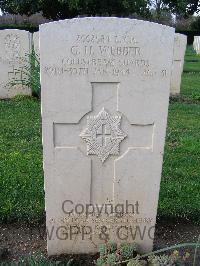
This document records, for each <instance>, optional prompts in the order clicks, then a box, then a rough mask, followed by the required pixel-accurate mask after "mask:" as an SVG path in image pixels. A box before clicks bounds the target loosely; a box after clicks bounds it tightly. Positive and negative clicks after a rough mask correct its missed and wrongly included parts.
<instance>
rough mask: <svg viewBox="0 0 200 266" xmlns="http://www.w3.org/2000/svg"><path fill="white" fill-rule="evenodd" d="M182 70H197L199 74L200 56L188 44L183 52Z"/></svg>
mask: <svg viewBox="0 0 200 266" xmlns="http://www.w3.org/2000/svg"><path fill="white" fill-rule="evenodd" d="M183 71H184V72H197V73H198V74H200V73H199V72H200V56H197V55H196V54H195V52H194V50H193V48H192V46H189V47H188V48H187V50H186V53H185V64H184V68H183Z"/></svg>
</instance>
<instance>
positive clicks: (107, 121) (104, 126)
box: [80, 108, 127, 163]
mask: <svg viewBox="0 0 200 266" xmlns="http://www.w3.org/2000/svg"><path fill="white" fill-rule="evenodd" d="M120 123H121V116H120V115H110V114H109V113H108V112H107V111H106V110H105V109H104V108H103V109H102V110H101V111H100V112H99V113H98V115H97V116H88V117H87V128H86V129H85V130H84V131H83V132H82V133H81V134H80V136H81V138H83V139H84V140H85V141H86V143H87V154H88V155H97V156H98V157H99V159H100V160H101V161H102V163H103V162H104V161H105V160H106V159H107V158H108V156H109V155H118V154H119V145H120V142H121V141H122V140H123V139H124V138H126V136H127V135H126V134H125V133H124V132H123V131H122V130H121V129H120Z"/></svg>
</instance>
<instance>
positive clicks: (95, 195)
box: [40, 18, 174, 255]
mask: <svg viewBox="0 0 200 266" xmlns="http://www.w3.org/2000/svg"><path fill="white" fill-rule="evenodd" d="M173 46H174V29H173V28H170V27H167V26H163V25H159V24H155V23H150V22H145V21H139V20H132V19H119V18H83V19H72V20H64V21H58V22H53V23H49V24H44V25H42V26H41V27H40V59H41V86H42V121H43V122H42V123H43V147H44V174H45V197H46V219H47V223H46V224H47V230H48V232H49V233H52V234H51V237H50V238H48V253H49V254H50V255H52V254H61V253H91V252H96V251H97V248H98V245H99V244H100V243H102V242H105V241H106V240H108V239H111V240H116V241H117V242H118V243H120V242H124V241H126V242H137V243H138V244H139V246H140V250H141V251H142V252H147V251H150V250H151V249H152V245H153V235H154V226H155V223H156V213H157V204H158V197H159V187H160V177H161V170H162V158H163V149H164V142H165V130H166V123H167V113H168V101H169V91H170V78H171V71H172V60H173ZM77 204H78V205H77ZM105 204H107V205H105ZM110 204H112V205H110ZM119 204H122V205H119ZM123 204H124V205H123ZM128 204H132V205H128ZM113 206H114V207H115V208H114V207H113ZM116 206H117V207H116ZM123 206H124V212H123ZM101 208H102V209H101ZM71 209H73V213H72V214H68V213H69V212H70V210H71ZM112 210H114V213H112ZM82 211H83V213H82ZM93 211H95V214H93V216H92V215H91V214H90V215H88V212H90V213H92V212H93ZM126 211H127V212H126ZM78 212H81V214H80V215H78V214H77V213H78ZM100 213H101V214H100ZM119 213H120V214H121V215H122V217H121V218H119V217H118V216H119ZM98 214H100V215H98ZM105 230H106V232H105ZM139 230H141V234H142V237H140V234H139ZM86 232H87V233H88V234H87V235H86V234H85V233H86ZM135 234H136V235H135ZM143 234H144V235H143ZM62 239H63V240H62Z"/></svg>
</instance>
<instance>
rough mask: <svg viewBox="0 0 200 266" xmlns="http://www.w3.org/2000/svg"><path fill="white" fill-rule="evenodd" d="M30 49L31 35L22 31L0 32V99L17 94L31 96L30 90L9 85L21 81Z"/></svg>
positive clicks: (20, 86)
mask: <svg viewBox="0 0 200 266" xmlns="http://www.w3.org/2000/svg"><path fill="white" fill-rule="evenodd" d="M30 49H31V34H30V33H29V32H27V31H24V30H16V29H13V30H10V29H9V30H0V98H1V99H3V98H11V97H13V96H15V95H18V94H23V95H31V90H30V89H29V88H27V87H26V86H22V85H15V86H12V85H11V81H12V80H13V79H15V80H21V78H22V75H23V70H22V68H23V67H24V66H25V65H27V63H28V60H27V54H29V53H30Z"/></svg>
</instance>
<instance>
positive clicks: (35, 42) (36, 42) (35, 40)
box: [33, 31, 40, 58]
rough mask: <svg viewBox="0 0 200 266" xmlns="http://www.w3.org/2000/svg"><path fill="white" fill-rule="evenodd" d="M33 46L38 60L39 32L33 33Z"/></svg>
mask: <svg viewBox="0 0 200 266" xmlns="http://www.w3.org/2000/svg"><path fill="white" fill-rule="evenodd" d="M33 45H34V50H35V53H36V55H37V56H38V58H39V57H40V48H39V31H37V32H34V33H33Z"/></svg>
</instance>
